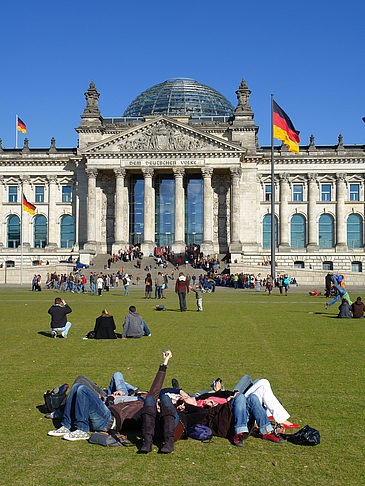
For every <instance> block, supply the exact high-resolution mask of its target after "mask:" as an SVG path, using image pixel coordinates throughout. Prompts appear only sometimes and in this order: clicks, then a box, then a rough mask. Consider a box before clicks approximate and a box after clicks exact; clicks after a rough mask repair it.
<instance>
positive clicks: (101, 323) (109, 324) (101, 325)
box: [94, 309, 117, 339]
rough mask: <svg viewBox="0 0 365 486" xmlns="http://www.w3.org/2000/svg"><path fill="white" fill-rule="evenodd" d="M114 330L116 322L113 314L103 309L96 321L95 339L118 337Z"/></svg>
mask: <svg viewBox="0 0 365 486" xmlns="http://www.w3.org/2000/svg"><path fill="white" fill-rule="evenodd" d="M114 331H115V322H114V319H113V316H111V315H110V314H109V312H108V311H107V310H106V309H103V310H102V312H101V316H99V317H98V318H97V319H96V322H95V327H94V332H95V339H117V336H116V335H115V332H114Z"/></svg>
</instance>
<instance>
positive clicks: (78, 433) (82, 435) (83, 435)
mask: <svg viewBox="0 0 365 486" xmlns="http://www.w3.org/2000/svg"><path fill="white" fill-rule="evenodd" d="M89 437H90V434H89V432H84V431H83V430H79V429H76V430H74V431H73V432H70V431H69V433H68V434H66V435H64V436H63V438H64V439H65V440H87V439H88V438H89Z"/></svg>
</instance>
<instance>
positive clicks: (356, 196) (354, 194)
mask: <svg viewBox="0 0 365 486" xmlns="http://www.w3.org/2000/svg"><path fill="white" fill-rule="evenodd" d="M350 201H360V186H359V184H350Z"/></svg>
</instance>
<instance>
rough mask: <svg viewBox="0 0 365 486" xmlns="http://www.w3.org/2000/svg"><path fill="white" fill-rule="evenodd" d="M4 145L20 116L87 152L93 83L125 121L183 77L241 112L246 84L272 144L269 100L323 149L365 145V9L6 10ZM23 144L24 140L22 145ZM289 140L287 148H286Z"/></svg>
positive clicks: (197, 5)
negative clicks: (142, 100)
mask: <svg viewBox="0 0 365 486" xmlns="http://www.w3.org/2000/svg"><path fill="white" fill-rule="evenodd" d="M1 17H2V20H1V23H2V26H1V29H0V46H1V47H0V49H1V50H0V52H1V78H0V79H1V90H0V106H1V112H0V113H1V116H0V138H2V140H3V146H5V147H9V148H10V147H14V146H15V115H16V114H18V115H19V116H20V117H21V118H22V120H23V121H24V122H25V123H26V125H27V128H28V133H27V136H28V138H29V143H30V146H31V147H48V146H49V144H50V139H51V137H52V136H54V137H55V138H56V144H57V146H59V147H72V146H76V144H77V133H76V132H75V130H74V127H77V126H78V125H79V123H80V115H81V113H82V112H83V109H84V106H85V98H84V92H85V91H86V89H87V87H88V85H89V83H90V80H91V79H93V80H94V82H95V84H96V88H97V89H98V91H99V92H100V93H101V95H100V101H99V107H100V109H101V112H102V115H103V116H105V117H107V116H121V115H122V114H123V112H124V110H125V108H126V107H127V106H128V104H129V103H130V102H131V101H132V100H133V99H134V98H135V97H136V96H137V95H138V94H139V93H140V92H141V91H143V90H145V89H147V88H149V87H150V86H153V85H154V84H157V83H159V82H162V81H165V80H166V79H169V78H173V77H180V76H181V77H189V78H194V79H196V80H197V81H199V82H201V83H204V84H208V85H209V86H211V87H213V88H215V89H217V90H218V91H220V92H221V93H222V94H223V95H225V96H226V97H227V98H228V99H229V101H231V103H232V104H233V105H234V106H236V95H235V91H236V89H237V88H238V86H239V84H240V81H241V79H242V76H244V77H245V79H246V81H247V84H248V87H249V88H250V89H251V91H252V94H251V98H250V103H251V106H252V109H253V111H254V113H255V122H256V124H257V125H258V126H259V127H260V130H259V143H260V145H269V144H270V94H271V93H274V95H275V99H276V101H277V103H278V104H279V105H280V106H281V107H282V108H283V109H284V110H285V111H286V112H287V113H288V115H289V116H290V117H291V119H292V121H293V123H294V125H295V127H296V129H297V130H300V137H301V143H302V144H308V141H309V136H310V134H311V133H313V134H314V135H315V141H316V144H317V145H321V144H322V145H327V144H330V145H334V144H336V143H337V137H338V134H339V133H340V132H341V133H342V134H343V138H344V144H353V143H357V144H364V143H365V124H364V123H363V122H362V120H361V118H362V117H363V116H365V99H364V80H365V29H364V18H365V2H364V1H363V0H353V1H350V2H343V1H341V2H340V1H338V0H333V1H327V0H322V1H321V0H320V1H318V0H317V1H316V2H315V1H312V0H308V1H306V2H304V1H303V2H293V1H292V0H291V1H287V0H285V1H280V0H278V1H276V2H273V1H266V0H262V1H260V2H246V1H244V0H241V1H235V0H232V1H230V2H222V1H216V0H213V1H212V0H211V1H209V2H208V1H205V0H201V1H199V0H195V1H191V0H185V1H184V2H173V1H171V0H170V1H159V0H155V1H154V2H147V1H144V0H141V1H139V2H134V3H132V2H127V1H121V0H120V1H108V2H107V1H105V2H104V3H102V2H100V1H98V2H96V1H94V0H89V1H84V0H73V1H69V0H64V1H63V2H49V1H48V2H46V1H43V0H40V1H37V0H35V1H34V2H29V1H27V2H25V1H23V0H18V1H17V2H10V1H7V2H4V3H3V4H2V8H1ZM23 139H24V136H23V135H22V134H20V133H19V144H20V145H22V144H23ZM277 143H278V144H279V143H280V142H277Z"/></svg>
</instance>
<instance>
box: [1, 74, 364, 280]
mask: <svg viewBox="0 0 365 486" xmlns="http://www.w3.org/2000/svg"><path fill="white" fill-rule="evenodd" d="M250 93H251V91H250V90H249V89H248V87H247V85H246V83H245V81H244V80H242V82H241V84H240V86H239V88H238V90H237V91H236V94H237V108H236V109H235V111H234V113H233V116H232V117H231V118H230V119H227V117H221V118H219V117H215V118H214V119H213V117H212V120H211V121H209V120H205V121H201V122H199V120H193V119H191V118H189V117H188V116H178V115H177V116H176V117H173V116H164V115H161V116H157V115H154V116H146V117H144V118H130V119H128V118H125V117H121V118H103V117H102V115H101V113H100V110H99V108H98V100H99V93H98V92H97V90H96V88H95V85H94V83H91V84H90V86H89V88H88V90H87V91H86V93H85V97H86V107H85V110H84V112H83V114H82V115H81V118H82V121H81V123H80V126H79V127H78V128H77V129H76V130H77V132H78V135H79V144H78V148H70V149H58V148H57V147H56V144H55V140H54V139H52V141H51V144H50V148H49V149H36V148H32V147H29V144H28V141H27V140H26V141H25V143H24V147H23V148H22V149H7V148H3V147H2V146H1V141H0V166H1V176H0V263H1V262H3V261H12V262H15V264H16V265H18V264H19V261H20V260H19V259H20V246H17V243H10V244H9V239H11V238H10V236H11V235H10V233H11V232H10V233H9V231H10V230H9V221H10V219H9V218H11V217H12V216H14V215H15V216H18V217H19V218H20V217H21V204H20V202H21V190H23V192H24V194H25V195H26V197H27V200H28V201H30V202H32V203H33V204H35V206H36V214H35V215H34V216H32V215H30V214H28V213H26V212H23V224H22V227H23V253H24V258H25V260H24V261H25V263H26V264H31V262H32V261H35V260H37V259H42V260H49V261H50V262H55V263H57V262H59V261H63V260H65V259H67V258H68V257H69V256H70V255H71V256H74V257H78V256H80V255H81V258H82V259H86V260H88V258H92V256H93V255H95V254H97V253H106V252H110V251H116V250H118V249H119V248H123V247H125V246H126V245H127V244H129V243H130V235H131V231H132V228H131V224H132V223H131V213H130V206H131V185H130V181H131V179H132V178H133V177H136V176H137V177H139V178H141V179H143V181H144V198H143V214H144V225H143V241H142V242H141V246H142V250H143V251H144V253H145V254H147V253H149V252H151V251H152V249H153V247H154V246H155V231H156V211H155V204H156V190H157V189H156V180H157V178H158V177H159V176H161V175H168V176H170V178H171V179H172V180H173V181H174V228H173V230H174V231H173V234H174V241H173V242H172V247H173V249H174V250H175V251H176V252H182V251H183V250H184V246H185V244H186V243H190V242H189V241H185V239H186V236H185V235H186V221H185V220H186V213H185V201H186V197H187V196H186V180H187V178H188V177H190V176H194V177H196V178H200V179H201V181H202V188H203V189H202V191H203V202H202V209H203V231H202V241H201V248H202V250H203V251H204V253H206V254H209V253H227V252H230V253H231V258H232V261H235V262H237V264H246V265H249V264H255V265H257V264H261V263H263V262H267V261H268V260H269V259H270V248H267V234H266V235H265V216H266V215H269V214H270V212H271V207H270V206H271V204H270V195H271V177H270V161H271V149H270V147H259V145H258V138H257V133H258V127H257V126H256V125H255V123H254V114H253V112H252V109H251V106H250V104H249V96H250ZM275 170H276V175H275V194H276V201H275V217H276V218H277V253H276V255H277V261H278V264H279V265H284V266H286V267H288V268H293V267H294V266H304V267H305V268H315V269H318V270H322V269H324V268H326V265H327V266H328V265H330V264H331V263H332V265H333V269H334V270H335V269H341V270H346V271H349V270H351V269H355V268H360V269H361V264H362V262H364V210H365V208H364V205H365V185H364V178H365V146H363V145H351V146H349V145H343V140H342V137H341V136H339V138H338V143H337V144H336V145H334V146H316V145H315V140H314V137H313V136H312V137H311V139H310V143H309V145H305V146H304V145H302V146H300V151H299V153H298V154H293V153H292V152H288V150H287V149H286V148H285V147H284V146H282V147H277V148H275ZM10 188H12V189H10ZM15 188H16V189H15ZM39 188H43V189H39ZM42 191H43V192H42ZM15 192H16V197H15ZM42 194H43V196H42ZM37 198H38V199H37ZM40 215H42V216H44V217H45V218H46V222H47V229H46V232H47V235H46V246H45V247H44V248H42V247H39V246H42V245H39V244H38V245H37V242H36V236H35V225H36V218H37V216H40ZM296 215H300V216H301V217H302V218H294V219H293V217H294V216H296ZM323 215H328V218H323ZM351 215H356V216H357V218H356V225H355V223H354V224H352V223H351V221H352V220H351V218H350V220H349V217H350V216H351ZM65 216H70V217H72V221H73V224H74V226H73V231H74V233H73V236H72V235H71V236H70V233H67V231H69V227H67V228H68V229H67V228H66V226H67V225H66V221H67V223H68V224H69V222H70V221H71V220H70V219H65ZM11 221H13V220H11ZM38 221H39V220H38ZM297 221H302V222H303V225H302V226H301V227H300V224H299V223H298V222H297ZM325 221H326V223H325ZM295 224H297V225H298V226H295ZM325 224H327V226H326V225H325ZM330 226H331V227H330ZM62 228H63V229H62ZM266 231H267V230H266ZM9 235H10V236H9ZM326 238H327V240H326ZM9 246H10V247H9ZM11 246H13V247H11ZM37 246H38V247H37ZM354 262H357V263H356V265H357V264H359V265H357V267H356V265H355V266H354V265H353V264H354Z"/></svg>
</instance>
